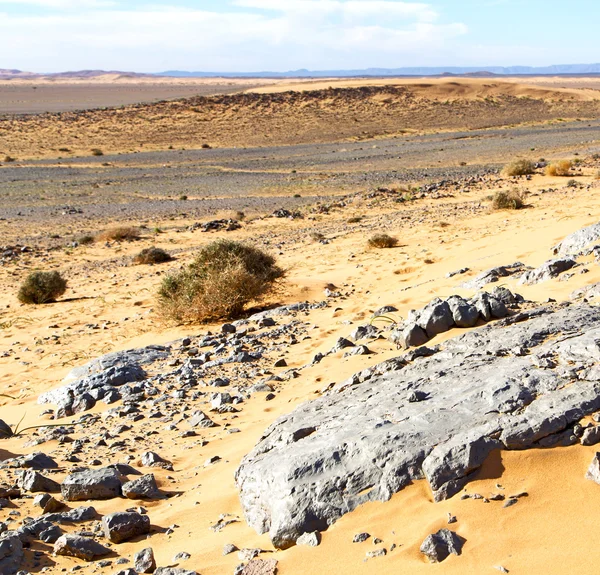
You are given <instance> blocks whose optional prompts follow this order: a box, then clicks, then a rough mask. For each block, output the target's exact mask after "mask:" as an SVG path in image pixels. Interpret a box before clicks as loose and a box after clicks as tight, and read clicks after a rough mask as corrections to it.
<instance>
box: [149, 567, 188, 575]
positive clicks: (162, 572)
mask: <svg viewBox="0 0 600 575" xmlns="http://www.w3.org/2000/svg"><path fill="white" fill-rule="evenodd" d="M154 575H198V573H196V572H195V571H188V570H187V569H176V568H173V567H159V568H158V569H157V570H156V571H155V572H154Z"/></svg>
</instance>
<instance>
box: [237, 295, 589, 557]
mask: <svg viewBox="0 0 600 575" xmlns="http://www.w3.org/2000/svg"><path fill="white" fill-rule="evenodd" d="M563 335H564V337H563ZM599 340H600V308H597V307H592V306H588V305H580V306H576V305H571V306H558V307H555V308H551V307H547V308H538V309H535V310H530V311H527V312H521V313H519V314H517V315H515V316H513V317H510V318H506V319H504V320H500V321H498V322H496V323H495V324H489V325H487V326H484V327H481V328H478V329H476V330H474V331H472V332H469V333H466V334H463V335H461V336H460V337H457V338H455V339H452V340H450V341H447V342H446V343H444V344H443V345H439V346H436V347H435V348H431V349H428V348H420V349H419V350H416V351H415V352H410V353H408V354H406V355H404V356H403V357H401V358H397V359H396V360H388V361H387V362H385V363H384V364H382V365H381V366H378V367H375V368H370V369H369V370H365V371H363V372H361V373H360V374H357V375H356V376H355V377H352V378H350V379H349V380H347V381H346V382H343V383H340V384H338V385H336V386H334V387H333V388H332V390H331V391H329V392H327V393H326V394H325V395H324V396H322V397H320V398H319V399H316V400H313V401H310V402H307V403H305V404H304V405H301V406H299V407H298V408H296V409H295V410H294V411H293V412H292V413H290V414H289V415H286V416H283V417H281V418H279V419H278V420H277V421H276V422H275V423H274V424H273V425H271V427H269V429H267V431H266V432H265V433H264V435H263V437H262V439H261V440H260V442H259V443H258V445H257V446H256V447H255V448H254V450H253V451H252V452H251V453H249V454H248V455H247V456H246V457H245V458H244V459H243V461H242V463H241V465H240V467H239V469H238V470H237V473H236V483H237V486H238V488H239V491H240V498H241V502H242V505H243V508H244V512H245V516H246V520H247V522H248V523H249V524H250V525H251V526H252V527H254V528H255V529H256V530H257V531H258V532H259V533H266V532H268V533H269V535H270V537H271V540H272V541H273V543H274V545H275V546H276V547H279V548H286V547H289V546H291V545H293V544H294V543H295V541H296V539H298V537H300V536H301V535H302V534H303V533H307V532H313V531H321V530H324V529H326V528H327V527H328V526H329V525H331V524H332V523H334V522H335V521H336V520H337V519H338V518H339V517H341V516H342V515H343V514H345V513H348V512H350V511H352V510H353V509H355V508H356V507H358V506H359V505H361V504H362V503H365V502H367V501H376V500H379V501H385V500H387V499H389V498H390V497H391V496H392V495H393V494H394V493H396V492H398V491H399V490H401V489H402V488H403V487H405V486H406V485H408V484H409V483H411V482H412V481H415V480H419V479H425V478H427V479H428V480H429V482H430V486H431V489H432V492H433V496H434V498H435V499H438V500H439V499H443V498H445V497H449V496H452V495H453V494H454V493H456V491H457V490H458V489H460V488H461V486H462V485H464V484H465V483H466V482H467V481H469V479H471V478H472V477H473V474H475V473H476V472H477V469H478V468H479V467H480V465H481V464H482V463H483V461H484V460H485V458H486V456H487V455H488V454H489V453H490V452H491V451H492V450H494V449H527V448H530V447H538V446H542V445H547V444H551V443H552V442H553V441H554V439H553V438H557V440H556V441H559V440H562V438H563V435H561V434H563V432H564V433H566V435H568V436H569V437H570V436H571V435H572V433H570V432H569V431H568V428H569V426H572V425H573V424H574V423H575V422H577V421H579V420H580V419H581V418H582V417H583V416H585V415H586V414H591V413H593V412H595V411H597V410H600V377H598V376H597V375H596V374H597V373H598V369H600V365H599V364H600V347H599V346H598V344H597V341H599ZM416 352H419V353H416ZM550 360H551V361H550ZM573 373H577V374H578V377H577V378H576V379H574V377H573ZM415 394H418V395H419V396H421V397H425V398H426V399H425V400H424V401H418V402H412V401H410V398H411V397H413V396H414V395H415ZM567 439H568V438H567Z"/></svg>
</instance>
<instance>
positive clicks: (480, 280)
mask: <svg viewBox="0 0 600 575" xmlns="http://www.w3.org/2000/svg"><path fill="white" fill-rule="evenodd" d="M528 269H529V268H528V267H527V266H526V265H525V264H522V263H521V262H515V263H514V264H510V265H507V266H498V267H497V268H492V269H490V270H486V271H484V272H481V273H480V274H479V275H478V276H476V277H474V278H473V279H472V280H469V281H466V282H464V283H463V284H461V286H460V287H461V288H464V289H481V288H483V287H485V286H486V285H488V284H490V283H495V282H497V281H500V278H506V277H509V276H517V277H518V276H519V275H521V274H522V273H524V272H525V271H527V270H528Z"/></svg>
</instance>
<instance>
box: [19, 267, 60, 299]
mask: <svg viewBox="0 0 600 575" xmlns="http://www.w3.org/2000/svg"><path fill="white" fill-rule="evenodd" d="M66 290H67V281H66V280H65V279H64V278H63V277H62V276H61V275H60V274H59V273H58V272H56V271H55V272H33V273H31V274H29V275H28V276H27V278H25V281H24V282H23V283H22V284H21V287H20V288H19V293H18V294H17V297H18V298H19V301H20V302H21V303H29V304H31V303H37V304H41V303H50V302H53V301H55V300H56V298H58V297H60V296H61V295H62V294H64V293H65V291H66Z"/></svg>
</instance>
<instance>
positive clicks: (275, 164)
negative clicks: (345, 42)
mask: <svg viewBox="0 0 600 575" xmlns="http://www.w3.org/2000/svg"><path fill="white" fill-rule="evenodd" d="M563 149H564V150H566V149H568V150H569V154H571V153H573V152H574V151H578V152H580V153H581V154H582V155H584V154H589V153H594V152H600V120H595V121H591V122H587V121H586V122H570V123H567V122H562V123H553V124H545V125H539V126H530V127H518V128H506V129H490V130H473V131H461V132H444V133H439V134H433V135H421V136H401V137H396V138H391V139H378V140H370V141H368V142H366V141H363V142H354V143H335V144H314V145H297V146H279V147H271V148H245V149H240V148H237V149H236V148H230V149H212V150H170V151H165V152H148V153H135V154H120V155H114V156H109V155H107V156H102V157H98V158H93V157H92V158H90V157H85V158H72V159H69V160H68V161H62V163H61V161H59V162H58V163H57V161H56V160H54V161H53V160H40V161H34V162H29V163H26V164H5V165H4V166H2V167H1V168H0V193H1V197H2V203H1V206H0V218H5V219H13V218H25V219H26V220H32V221H35V220H38V219H40V220H45V219H47V218H48V217H52V218H62V219H68V220H69V221H74V220H82V221H85V220H90V219H97V218H110V219H114V220H119V219H122V220H125V219H144V218H151V217H210V216H212V215H215V214H216V213H218V212H219V211H223V210H230V209H234V210H249V211H258V212H269V211H272V210H274V209H277V208H280V207H285V208H294V207H297V206H299V205H301V204H306V203H314V202H315V201H318V200H319V199H323V198H324V197H327V196H331V195H338V194H344V193H348V192H351V191H356V190H364V189H370V188H374V187H378V186H391V185H398V184H401V183H420V182H427V181H437V180H441V179H456V178H460V177H465V176H469V175H477V174H481V173H485V172H489V171H490V170H495V169H498V168H499V167H500V166H501V165H502V164H503V163H505V162H506V161H507V160H510V159H511V158H513V157H515V156H527V157H531V158H533V159H538V158H540V157H542V156H546V155H554V156H557V155H558V154H560V152H561V150H563ZM461 163H466V165H461ZM184 195H185V196H187V197H188V200H187V201H183V200H180V198H181V196H184ZM298 195H299V196H300V197H298ZM294 196H296V197H294ZM67 207H68V208H70V209H66V208H67ZM71 208H74V209H71ZM73 212H75V213H73ZM21 221H23V220H21Z"/></svg>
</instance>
